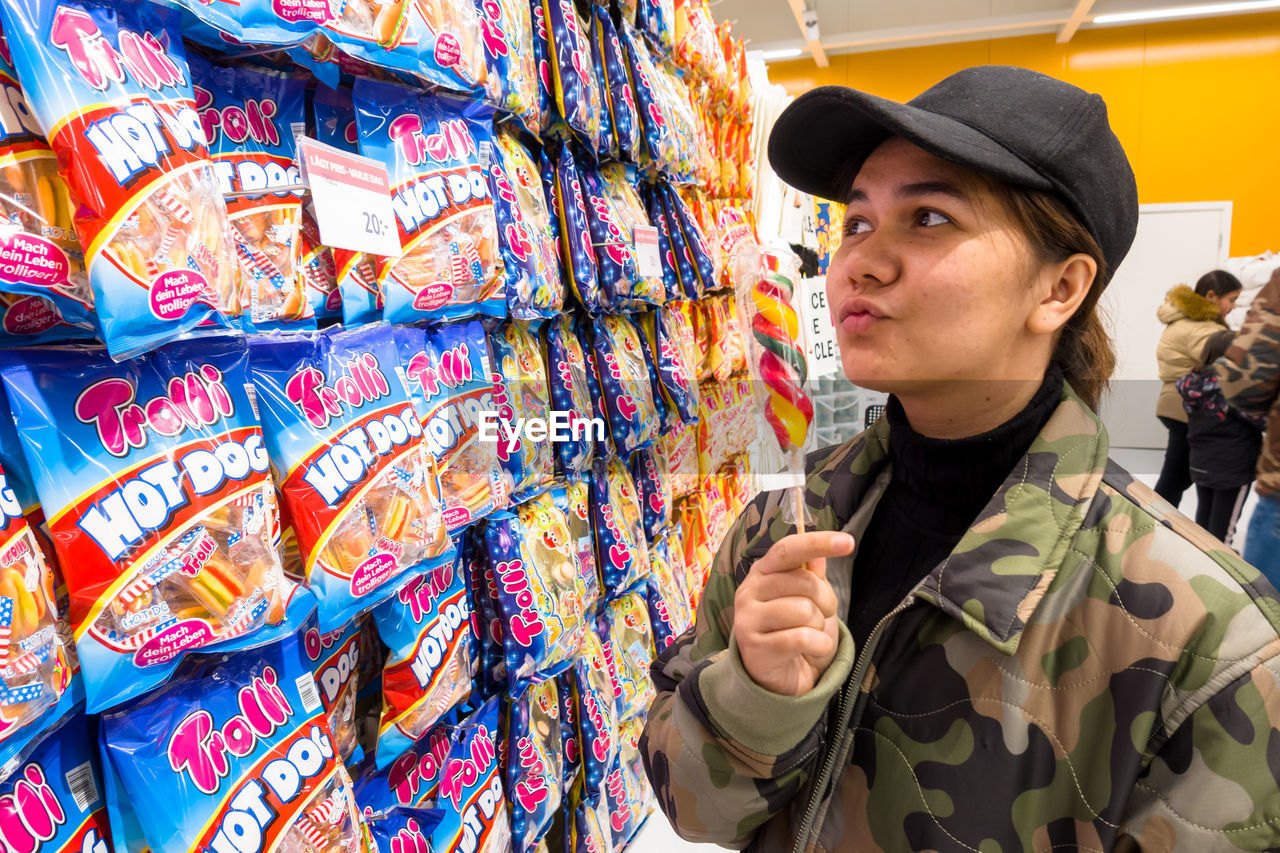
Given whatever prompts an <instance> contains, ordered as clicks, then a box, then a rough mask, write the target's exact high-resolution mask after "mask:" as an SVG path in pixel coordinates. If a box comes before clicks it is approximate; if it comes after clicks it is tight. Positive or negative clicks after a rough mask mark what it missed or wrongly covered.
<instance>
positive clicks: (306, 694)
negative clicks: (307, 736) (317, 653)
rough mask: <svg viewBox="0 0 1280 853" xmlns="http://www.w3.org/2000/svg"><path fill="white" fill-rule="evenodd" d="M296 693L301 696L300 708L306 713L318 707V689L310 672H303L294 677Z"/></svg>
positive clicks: (312, 711)
mask: <svg viewBox="0 0 1280 853" xmlns="http://www.w3.org/2000/svg"><path fill="white" fill-rule="evenodd" d="M295 683H296V684H297V685H298V695H299V696H300V697H301V698H302V709H303V710H304V711H306V712H307V713H308V714H311V713H314V712H315V711H317V710H319V708H320V691H319V690H318V689H317V688H316V680H315V678H313V677H312V676H311V673H309V672H304V673H303V674H302V675H299V676H298V677H297V678H296V679H295Z"/></svg>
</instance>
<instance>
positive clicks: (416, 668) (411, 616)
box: [373, 551, 476, 767]
mask: <svg viewBox="0 0 1280 853" xmlns="http://www.w3.org/2000/svg"><path fill="white" fill-rule="evenodd" d="M464 556H465V555H464V553H463V552H462V551H459V552H458V557H457V559H456V560H455V562H452V563H445V564H444V565H442V566H439V567H437V568H435V569H432V570H430V571H427V572H424V573H423V574H421V575H418V576H417V577H415V578H413V579H412V580H410V581H409V583H408V584H406V585H405V586H403V587H401V588H400V589H399V590H398V591H397V592H396V594H395V595H394V596H392V597H391V598H390V599H388V600H387V601H386V602H384V603H382V604H380V605H379V606H378V607H376V608H374V611H373V619H374V622H375V623H376V624H377V626H378V632H379V634H380V635H381V636H382V641H383V642H384V643H386V644H387V646H388V647H389V648H390V653H389V654H388V656H387V661H386V665H385V666H384V668H383V670H382V696H383V700H382V722H381V725H380V727H379V730H378V766H379V767H385V766H386V765H387V764H389V763H390V762H391V761H393V760H394V759H395V758H396V756H398V755H399V754H400V753H402V752H403V751H404V750H405V749H407V748H408V747H409V746H410V745H412V744H413V742H414V741H416V740H417V739H418V738H419V737H421V736H422V735H423V734H424V733H425V732H426V731H427V730H428V729H430V728H431V726H433V725H434V724H435V723H436V722H437V721H438V720H439V719H440V718H441V717H442V716H443V715H444V713H445V712H446V711H448V710H449V709H450V708H452V707H453V706H454V705H456V704H457V703H458V702H460V701H462V700H463V699H465V698H467V696H468V695H469V694H470V693H471V680H472V678H473V677H474V675H475V672H476V644H475V640H474V637H473V635H472V633H471V604H470V600H469V599H468V597H467V566H466V563H465V562H464Z"/></svg>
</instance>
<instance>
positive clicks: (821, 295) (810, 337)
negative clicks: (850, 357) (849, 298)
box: [796, 277, 840, 379]
mask: <svg viewBox="0 0 1280 853" xmlns="http://www.w3.org/2000/svg"><path fill="white" fill-rule="evenodd" d="M796 308H798V309H799V310H800V317H801V320H802V322H803V323H804V340H805V349H806V350H807V351H806V352H805V355H806V356H807V357H808V359H809V375H810V376H812V377H814V378H815V379H816V378H818V377H820V376H835V375H837V374H838V373H839V372H840V350H839V348H838V347H837V346H836V327H835V324H834V323H832V321H831V309H830V308H828V307H827V288H826V279H824V278H820V277H819V278H802V279H800V293H799V294H797V296H796Z"/></svg>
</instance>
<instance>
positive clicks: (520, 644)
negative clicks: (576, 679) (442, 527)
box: [484, 493, 587, 692]
mask: <svg viewBox="0 0 1280 853" xmlns="http://www.w3.org/2000/svg"><path fill="white" fill-rule="evenodd" d="M484 539H485V545H486V547H487V549H488V555H489V560H490V563H491V566H492V571H493V578H494V581H495V583H496V586H497V595H498V609H499V613H500V616H501V618H502V642H503V648H504V651H505V654H506V665H507V684H508V687H509V688H510V689H511V690H512V692H515V691H516V690H518V689H519V685H520V683H521V682H523V681H526V680H542V679H544V678H548V677H550V676H553V675H556V674H557V673H559V672H562V671H564V670H565V669H566V668H567V667H568V666H569V663H570V661H571V660H572V659H573V656H574V655H575V654H576V653H577V651H578V648H579V647H580V646H581V644H582V640H583V635H584V634H585V633H586V631H587V624H586V621H585V614H584V612H583V607H582V580H581V579H580V578H579V576H578V568H577V562H576V561H575V560H574V555H573V549H574V547H575V545H574V543H571V542H570V539H569V531H568V527H567V525H566V522H565V517H564V514H563V513H561V512H560V510H558V509H557V508H556V506H555V504H554V502H553V501H552V500H551V498H550V496H549V495H547V494H545V493H543V494H540V495H538V496H536V497H534V498H533V499H531V500H530V501H528V502H526V503H524V504H521V505H520V506H519V507H517V509H516V512H514V513H499V514H497V515H495V516H494V517H493V518H491V519H490V520H489V523H488V524H487V525H486V527H485V537H484Z"/></svg>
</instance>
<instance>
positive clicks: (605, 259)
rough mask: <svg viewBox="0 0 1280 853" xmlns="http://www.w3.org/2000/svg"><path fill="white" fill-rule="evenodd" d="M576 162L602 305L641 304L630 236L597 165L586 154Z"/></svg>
mask: <svg viewBox="0 0 1280 853" xmlns="http://www.w3.org/2000/svg"><path fill="white" fill-rule="evenodd" d="M577 164H578V169H577V171H578V177H579V179H580V180H581V182H582V195H583V199H584V200H585V201H586V211H587V225H588V227H589V228H590V229H591V245H592V247H593V248H594V250H595V256H596V274H597V275H598V276H599V280H600V304H601V307H602V308H603V309H605V310H607V311H626V310H632V309H635V308H638V307H640V306H641V304H642V303H641V302H640V300H639V298H638V293H639V292H641V291H642V290H643V289H644V280H643V279H642V278H641V277H640V265H639V262H638V260H637V259H636V254H635V249H634V248H633V247H632V245H631V235H630V233H624V228H623V223H622V218H621V216H620V215H619V214H618V211H617V210H616V209H615V207H614V205H613V202H612V200H611V199H610V198H609V196H608V194H607V192H606V191H605V188H604V181H603V179H602V178H601V176H600V172H599V170H598V168H597V166H596V165H595V164H594V163H592V162H590V161H589V159H588V158H587V157H585V156H579V157H577Z"/></svg>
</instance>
